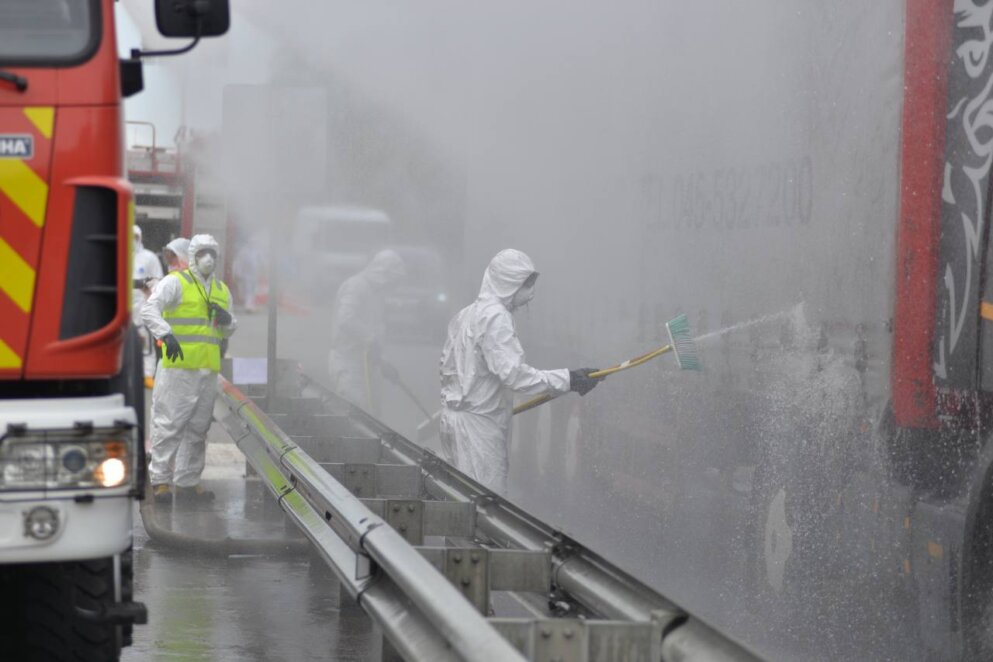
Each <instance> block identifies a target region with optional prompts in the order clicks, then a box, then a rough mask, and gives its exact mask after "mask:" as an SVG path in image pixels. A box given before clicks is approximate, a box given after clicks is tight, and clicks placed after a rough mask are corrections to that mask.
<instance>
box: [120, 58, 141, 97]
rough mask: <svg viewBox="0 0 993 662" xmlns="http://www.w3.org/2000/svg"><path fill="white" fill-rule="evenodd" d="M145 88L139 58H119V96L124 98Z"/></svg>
mask: <svg viewBox="0 0 993 662" xmlns="http://www.w3.org/2000/svg"><path fill="white" fill-rule="evenodd" d="M143 89H145V76H144V74H143V73H142V69H141V60H138V59H133V60H121V96H122V97H124V98H127V97H130V96H133V95H135V94H138V93H139V92H141V91H142V90H143Z"/></svg>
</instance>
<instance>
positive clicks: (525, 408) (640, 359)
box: [514, 345, 672, 416]
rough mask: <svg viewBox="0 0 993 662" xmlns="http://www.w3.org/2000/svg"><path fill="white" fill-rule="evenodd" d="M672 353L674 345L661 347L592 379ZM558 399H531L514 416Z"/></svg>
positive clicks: (604, 370)
mask: <svg viewBox="0 0 993 662" xmlns="http://www.w3.org/2000/svg"><path fill="white" fill-rule="evenodd" d="M671 351H672V345H666V346H664V347H659V348H658V349H656V350H653V351H651V352H648V353H647V354H642V355H641V356H636V357H634V358H633V359H628V360H627V361H625V362H624V363H618V364H617V365H615V366H612V367H610V368H604V369H602V370H597V371H595V372H591V373H590V377H593V378H594V379H599V378H601V377H606V376H607V375H612V374H614V373H615V372H621V371H622V370H629V369H631V368H637V367H638V366H640V365H641V364H643V363H648V362H649V361H651V360H652V359H654V358H655V357H656V356H662V355H663V354H665V353H666V352H671ZM557 397H558V396H557V395H551V394H550V393H546V394H544V395H539V396H538V397H536V398H531V399H530V400H528V401H527V402H522V403H521V404H519V405H517V406H516V407H514V415H515V416H516V415H517V414H520V413H521V412H525V411H528V410H529V409H534V408H535V407H538V406H540V405H543V404H545V403H546V402H548V401H549V400H554V399H555V398H557Z"/></svg>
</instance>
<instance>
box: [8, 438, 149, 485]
mask: <svg viewBox="0 0 993 662" xmlns="http://www.w3.org/2000/svg"><path fill="white" fill-rule="evenodd" d="M116 432H117V435H118V436H114V437H110V438H107V437H106V436H105V435H106V434H107V432H106V431H104V433H103V434H101V433H100V432H99V431H96V432H92V433H89V434H86V435H82V436H80V438H78V439H73V440H67V439H65V437H67V436H71V434H72V433H68V434H64V435H60V434H58V433H55V432H46V433H42V434H39V435H34V434H32V435H26V436H23V437H7V438H5V439H3V440H2V442H0V489H7V490H37V489H73V488H90V487H97V488H99V487H118V486H120V485H124V484H125V483H127V482H129V481H130V479H131V472H132V466H131V465H132V458H131V451H130V448H131V440H130V439H128V438H127V437H126V436H124V435H121V433H120V431H116ZM125 434H126V435H131V433H130V432H127V433H125ZM60 437H61V438H60ZM101 437H103V438H101Z"/></svg>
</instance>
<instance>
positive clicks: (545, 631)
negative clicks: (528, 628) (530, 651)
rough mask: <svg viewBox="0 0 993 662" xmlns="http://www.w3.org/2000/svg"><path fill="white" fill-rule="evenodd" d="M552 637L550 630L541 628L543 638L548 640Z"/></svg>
mask: <svg viewBox="0 0 993 662" xmlns="http://www.w3.org/2000/svg"><path fill="white" fill-rule="evenodd" d="M551 636H552V631H551V630H550V629H548V628H541V638H542V639H548V638H550V637H551Z"/></svg>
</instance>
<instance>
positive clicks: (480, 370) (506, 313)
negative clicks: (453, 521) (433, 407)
mask: <svg viewBox="0 0 993 662" xmlns="http://www.w3.org/2000/svg"><path fill="white" fill-rule="evenodd" d="M537 279H538V272H537V271H536V270H535V268H534V263H533V262H531V258H529V257H528V256H527V255H525V254H524V253H522V252H521V251H518V250H514V249H512V248H508V249H506V250H502V251H500V252H499V253H497V255H496V257H494V258H493V260H491V261H490V264H489V266H488V267H486V272H485V273H484V274H483V283H482V286H481V287H480V288H479V296H478V297H477V298H476V300H475V301H474V302H473V303H472V304H470V305H469V306H466V307H465V308H463V309H462V310H461V311H459V313H458V314H456V315H455V317H454V318H452V321H451V322H450V323H449V324H448V338H447V340H446V341H445V346H444V349H443V350H442V353H441V404H442V410H441V419H440V420H439V426H440V433H441V444H442V449H443V450H444V452H445V454H446V456H447V458H448V461H449V462H451V463H452V464H454V465H455V468H457V469H458V470H459V471H462V472H463V473H465V474H468V475H469V476H470V477H472V478H474V479H475V480H477V481H479V482H480V483H482V484H483V485H484V486H486V487H488V488H489V489H491V490H493V491H494V492H497V493H498V494H505V493H506V491H507V470H508V448H509V446H510V432H511V421H512V418H513V415H514V394H515V393H519V394H521V395H526V396H537V395H544V394H546V393H547V394H550V395H560V394H563V393H567V392H569V391H576V392H577V393H579V394H580V395H586V394H587V393H588V392H589V391H590V390H592V389H593V387H594V386H596V384H597V382H598V381H599V380H598V379H594V378H591V377H590V376H589V374H590V373H591V372H593V371H594V370H593V369H592V368H579V369H574V370H566V369H562V370H538V369H536V368H533V367H531V366H530V365H528V364H527V363H526V362H525V360H524V350H523V348H522V347H521V343H520V341H518V339H517V332H516V331H515V329H514V318H513V315H512V313H513V311H514V310H516V309H518V308H520V307H521V306H523V305H525V304H527V303H528V302H529V301H531V299H532V297H533V296H534V285H535V281H537Z"/></svg>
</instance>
